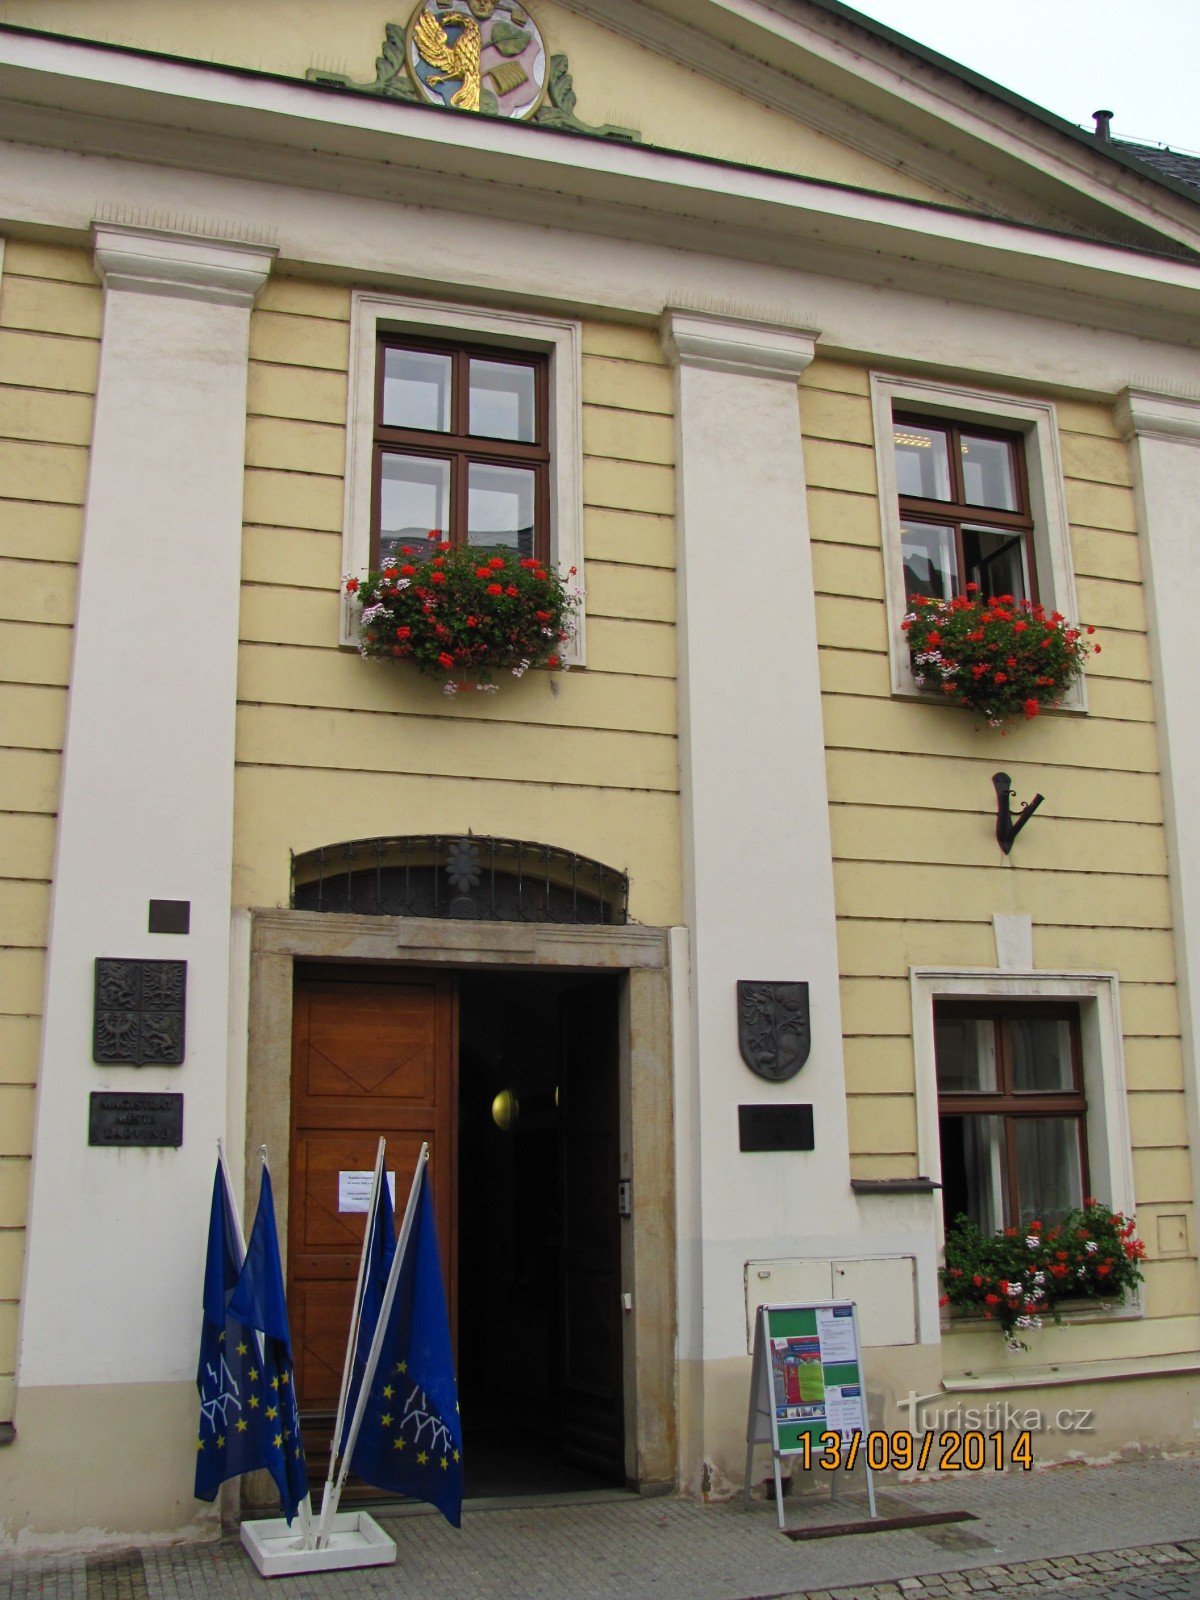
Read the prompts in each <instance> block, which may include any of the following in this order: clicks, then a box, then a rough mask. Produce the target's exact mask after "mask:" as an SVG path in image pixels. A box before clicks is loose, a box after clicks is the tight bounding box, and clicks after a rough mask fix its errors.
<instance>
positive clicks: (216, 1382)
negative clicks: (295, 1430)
mask: <svg viewBox="0 0 1200 1600" xmlns="http://www.w3.org/2000/svg"><path fill="white" fill-rule="evenodd" d="M240 1254H241V1250H240V1246H239V1244H238V1239H237V1224H236V1222H235V1220H234V1211H233V1200H232V1196H231V1195H230V1193H229V1187H228V1184H227V1183H226V1181H225V1169H224V1167H223V1166H222V1164H221V1163H220V1162H219V1161H218V1163H217V1175H216V1178H215V1180H214V1182H213V1195H212V1211H211V1214H210V1217H209V1224H208V1257H207V1260H206V1261H205V1265H204V1317H203V1321H202V1322H201V1325H200V1360H199V1363H198V1364H197V1367H196V1387H197V1389H199V1391H200V1430H199V1435H198V1437H197V1439H196V1498H197V1499H198V1500H215V1499H216V1495H217V1490H218V1488H219V1487H220V1485H221V1484H222V1483H224V1481H225V1479H226V1478H236V1477H237V1476H238V1475H239V1474H240V1473H243V1472H255V1471H257V1470H258V1468H259V1467H265V1466H267V1464H268V1449H267V1435H266V1428H265V1411H266V1405H267V1401H266V1400H265V1398H264V1394H265V1392H266V1390H267V1384H268V1383H269V1378H267V1379H265V1377H264V1366H263V1359H262V1349H261V1347H260V1345H259V1343H258V1340H257V1339H256V1338H255V1336H254V1333H253V1331H252V1330H251V1329H249V1328H247V1327H245V1326H244V1325H243V1324H242V1323H241V1322H239V1321H238V1320H237V1318H236V1317H233V1316H231V1315H230V1313H229V1300H230V1297H231V1296H232V1294H233V1289H234V1286H235V1284H236V1283H237V1280H238V1273H239V1270H240V1267H241V1262H240V1260H239V1257H240Z"/></svg>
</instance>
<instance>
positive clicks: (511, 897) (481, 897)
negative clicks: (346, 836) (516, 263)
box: [291, 833, 629, 925]
mask: <svg viewBox="0 0 1200 1600" xmlns="http://www.w3.org/2000/svg"><path fill="white" fill-rule="evenodd" d="M291 904H292V907H293V909H295V910H299V911H331V912H334V911H340V912H354V913H357V914H358V915H360V916H373V917H447V918H451V917H458V918H462V919H463V920H465V921H476V922H556V923H584V924H586V923H608V924H611V925H624V924H625V923H626V922H627V921H628V915H629V878H628V876H627V874H625V873H623V872H616V871H614V870H613V868H611V867H606V866H604V865H603V863H601V862H599V861H592V860H590V859H589V858H588V857H587V856H577V855H575V854H574V853H573V852H572V851H570V850H559V849H557V848H556V847H555V846H554V845H549V844H537V843H534V842H532V841H530V840H526V839H496V838H493V837H491V836H490V835H476V834H440V833H422V834H401V835H396V836H393V837H391V838H380V839H353V840H349V841H347V842H346V843H344V844H334V845H323V846H322V847H321V848H320V849H319V850H306V851H304V852H302V853H301V854H300V855H296V854H294V853H293V855H292V893H291Z"/></svg>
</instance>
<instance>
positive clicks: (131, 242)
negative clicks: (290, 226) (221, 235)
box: [92, 222, 276, 309]
mask: <svg viewBox="0 0 1200 1600" xmlns="http://www.w3.org/2000/svg"><path fill="white" fill-rule="evenodd" d="M92 238H93V243H94V247H95V259H96V271H97V272H98V273H99V275H100V277H101V279H102V280H103V282H104V284H105V286H106V288H109V289H124V290H129V291H132V292H134V293H137V294H154V295H170V296H173V297H175V298H177V299H181V300H204V301H208V302H209V303H210V304H212V305H224V306H243V307H245V308H246V309H249V307H251V306H252V305H253V304H254V301H255V299H256V298H257V296H258V293H259V291H260V290H261V288H262V286H263V284H264V283H266V281H267V277H268V275H269V274H270V271H271V264H272V262H273V261H274V259H275V255H276V251H275V249H274V248H273V247H270V246H266V245H261V244H242V243H238V242H236V241H229V240H225V239H210V238H203V237H198V236H196V235H192V234H185V233H174V232H170V231H168V230H166V229H159V228H132V227H126V226H123V225H119V224H115V223H105V222H97V223H95V224H93V228H92Z"/></svg>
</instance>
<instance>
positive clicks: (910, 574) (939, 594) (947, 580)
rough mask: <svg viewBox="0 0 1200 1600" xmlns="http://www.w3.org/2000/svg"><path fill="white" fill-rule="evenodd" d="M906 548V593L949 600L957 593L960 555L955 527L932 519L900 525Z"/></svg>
mask: <svg viewBox="0 0 1200 1600" xmlns="http://www.w3.org/2000/svg"><path fill="white" fill-rule="evenodd" d="M900 533H901V537H902V539H903V548H904V592H905V594H906V595H912V594H927V595H929V596H930V597H931V598H932V599H934V600H950V599H953V597H954V596H955V595H956V594H957V593H958V556H957V555H956V554H955V549H954V529H953V528H939V527H936V526H935V525H934V524H933V523H929V522H905V523H902V524H901V528H900Z"/></svg>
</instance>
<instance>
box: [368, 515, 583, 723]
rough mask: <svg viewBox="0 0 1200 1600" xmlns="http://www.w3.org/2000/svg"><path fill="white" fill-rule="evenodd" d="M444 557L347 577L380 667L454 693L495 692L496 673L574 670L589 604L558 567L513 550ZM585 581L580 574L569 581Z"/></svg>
mask: <svg viewBox="0 0 1200 1600" xmlns="http://www.w3.org/2000/svg"><path fill="white" fill-rule="evenodd" d="M428 540H429V543H430V544H431V545H432V546H433V549H434V552H435V553H434V554H432V555H428V556H418V555H417V554H416V552H415V551H414V550H413V549H411V548H410V547H409V546H407V545H405V546H402V547H401V549H400V553H399V555H398V556H397V557H395V558H394V559H392V560H391V561H388V562H386V563H385V564H384V565H383V566H382V567H380V568H379V569H378V570H373V571H371V572H368V573H367V575H366V576H365V577H362V578H353V577H351V578H347V579H346V580H345V587H346V593H347V594H348V595H350V596H352V597H353V598H354V600H355V601H356V602H357V604H358V605H359V607H360V612H359V645H358V648H359V652H360V654H361V655H363V656H365V657H369V658H371V659H373V660H379V661H411V662H412V663H413V664H414V665H415V666H416V667H417V668H418V669H419V670H420V671H421V672H423V673H425V674H427V675H428V676H430V677H435V678H441V679H443V680H444V692H445V693H446V694H455V693H457V692H458V690H459V689H483V690H492V691H494V690H495V689H496V687H497V685H496V684H495V682H494V681H493V679H494V675H495V674H496V673H501V672H504V673H510V674H511V675H512V676H513V677H516V678H520V677H523V676H524V674H525V673H526V672H527V671H529V669H530V668H531V667H546V668H549V669H550V670H551V671H565V670H566V666H567V662H566V650H567V647H568V646H569V644H570V642H571V640H572V638H573V637H574V634H575V626H576V619H577V616H578V609H579V604H580V600H581V598H582V596H581V593H580V591H579V590H578V589H576V588H573V587H568V585H567V583H566V582H564V580H563V578H562V577H561V575H560V574H559V573H558V572H557V571H556V570H555V568H554V567H553V566H551V565H550V564H549V563H543V562H541V561H539V560H537V559H536V558H535V557H529V556H526V557H522V556H520V555H519V554H518V553H517V552H515V551H513V550H491V549H486V548H484V549H481V548H479V547H478V546H472V545H459V546H455V547H450V546H446V547H443V545H442V535H441V534H440V533H439V532H437V531H436V530H434V531H433V532H431V533H430V534H429V535H428ZM574 576H575V568H574V567H572V568H571V570H570V573H569V574H568V578H573V577H574Z"/></svg>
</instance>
